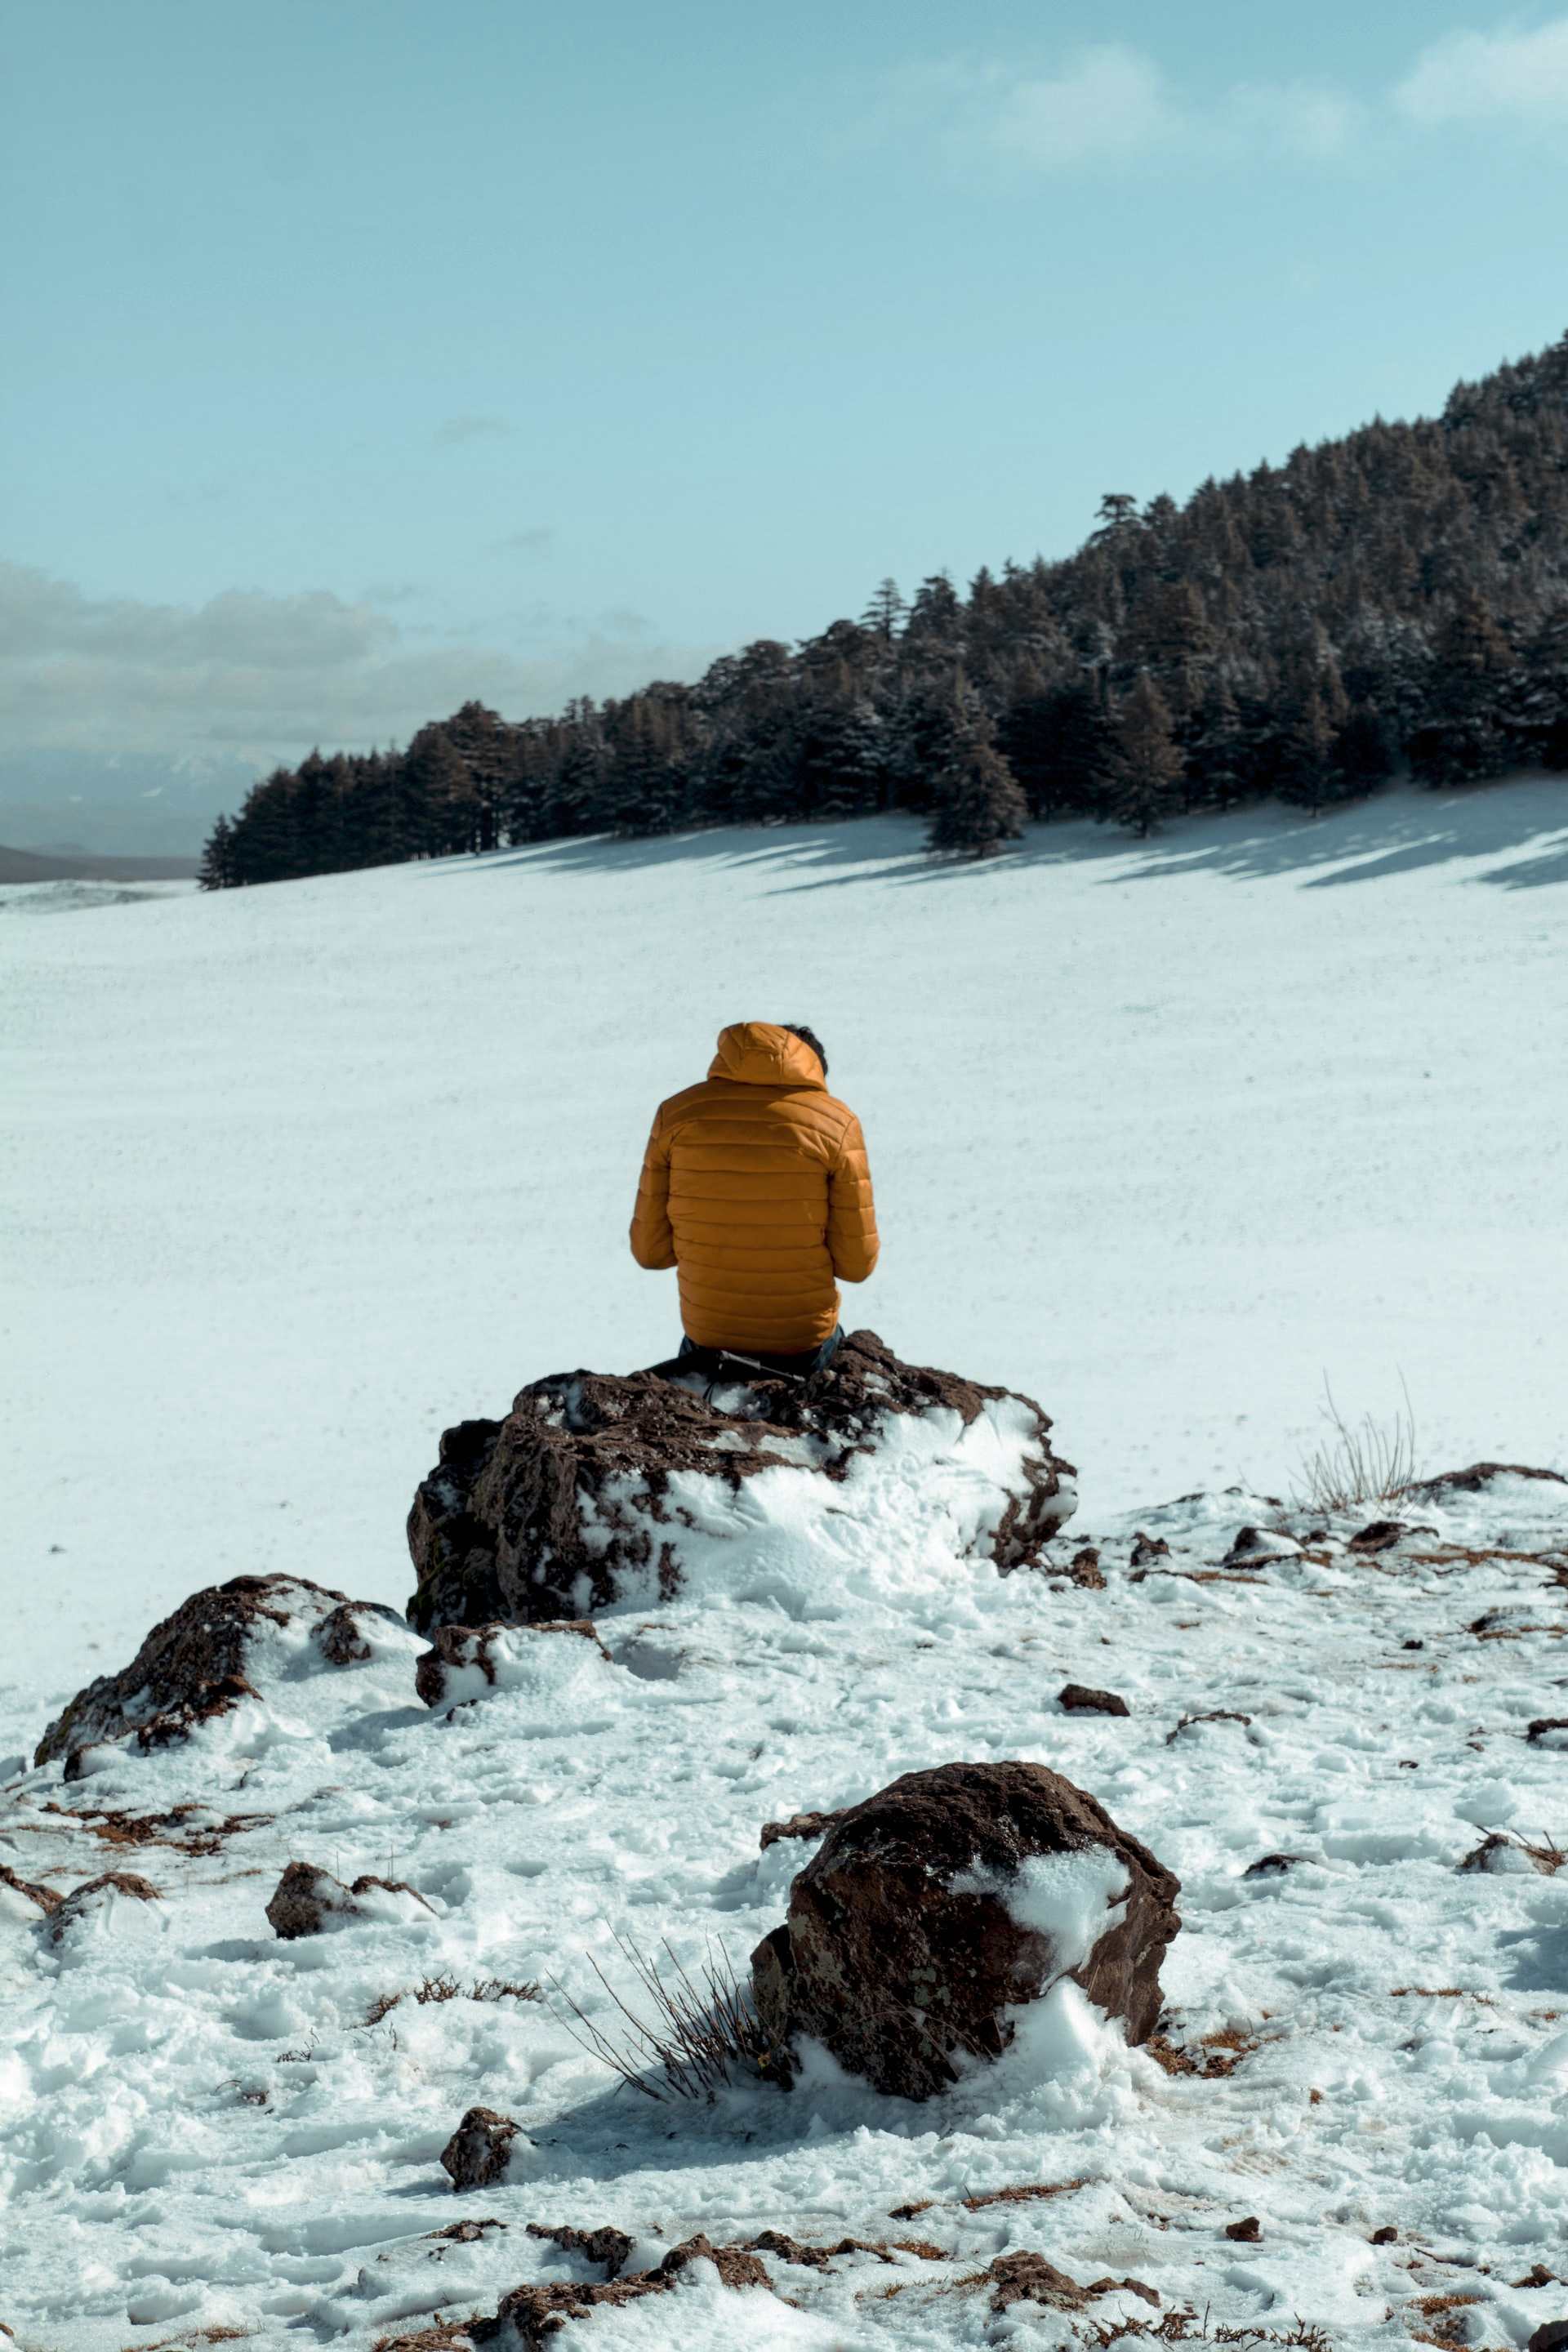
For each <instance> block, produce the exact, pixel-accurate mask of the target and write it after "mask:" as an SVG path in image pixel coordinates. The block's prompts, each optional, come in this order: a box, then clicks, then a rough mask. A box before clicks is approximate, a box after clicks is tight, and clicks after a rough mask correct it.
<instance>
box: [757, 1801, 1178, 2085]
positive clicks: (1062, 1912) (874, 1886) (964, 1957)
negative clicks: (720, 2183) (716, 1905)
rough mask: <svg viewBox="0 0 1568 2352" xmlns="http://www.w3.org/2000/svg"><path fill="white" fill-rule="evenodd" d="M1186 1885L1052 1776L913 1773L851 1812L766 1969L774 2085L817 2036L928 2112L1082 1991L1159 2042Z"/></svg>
mask: <svg viewBox="0 0 1568 2352" xmlns="http://www.w3.org/2000/svg"><path fill="white" fill-rule="evenodd" d="M1179 1892H1180V1887H1179V1883H1178V1881H1177V1880H1176V1879H1175V1877H1174V1876H1173V1874H1172V1873H1171V1872H1170V1871H1168V1870H1166V1869H1165V1868H1164V1867H1163V1864H1161V1863H1159V1862H1157V1861H1156V1860H1155V1858H1154V1856H1153V1855H1152V1853H1150V1852H1149V1849H1148V1848H1147V1847H1146V1846H1144V1845H1142V1844H1141V1843H1139V1841H1138V1840H1137V1839H1136V1838H1134V1837H1130V1836H1129V1835H1128V1834H1127V1833H1126V1832H1125V1831H1123V1830H1121V1829H1119V1828H1118V1827H1117V1825H1116V1823H1115V1822H1113V1821H1112V1820H1111V1818H1110V1814H1109V1813H1108V1812H1106V1811H1105V1810H1104V1808H1103V1806H1101V1805H1100V1804H1098V1803H1097V1802H1096V1801H1095V1800H1094V1798H1092V1797H1090V1796H1089V1795H1087V1794H1086V1793H1085V1791H1084V1790H1081V1789H1077V1788H1075V1787H1074V1786H1073V1784H1072V1782H1071V1781H1070V1780H1064V1779H1063V1778H1062V1776H1061V1775H1060V1774H1059V1773H1058V1772H1052V1771H1050V1770H1048V1769H1047V1767H1046V1766H1044V1765H1040V1764H1011V1763H1009V1764H946V1765H942V1766H940V1767H939V1768H938V1769H935V1770H933V1771H928V1772H908V1773H906V1774H905V1775H904V1777H903V1778H902V1779H901V1780H895V1781H894V1782H893V1783H892V1784H891V1786H890V1787H889V1788H887V1789H884V1790H881V1791H880V1792H879V1794H878V1795H877V1796H874V1797H870V1798H868V1799H867V1801H865V1803H864V1804H860V1805H855V1806H852V1807H850V1809H849V1810H848V1811H847V1812H844V1813H841V1814H840V1815H839V1816H838V1818H837V1821H836V1822H834V1824H833V1826H832V1827H831V1828H830V1829H829V1831H828V1832H827V1834H826V1837H825V1838H824V1840H823V1843H822V1844H821V1845H820V1846H819V1847H818V1849H817V1851H816V1853H815V1854H814V1855H813V1857H812V1859H811V1860H810V1861H809V1862H808V1863H807V1864H805V1868H804V1869H803V1870H802V1871H801V1872H800V1874H798V1876H797V1877H796V1878H795V1883H794V1885H793V1886H792V1887H791V1890H790V1905H789V1915H788V1917H787V1919H786V1920H785V1922H784V1926H783V1927H776V1928H774V1930H773V1934H772V1935H771V1936H769V1937H766V1938H765V1939H764V1940H763V1943H761V1944H760V1945H759V1946H758V1947H757V1949H756V1951H755V1952H754V1953H753V1955H752V1992H753V1996H754V1998H755V2000H756V2005H757V2010H758V2013H759V2016H760V2018H761V2020H762V2022H763V2030H764V2032H765V2033H766V2034H767V2036H768V2037H769V2038H770V2040H771V2041H772V2042H773V2044H774V2046H775V2049H776V2050H777V2052H778V2053H779V2054H778V2059H777V2061H776V2062H775V2063H774V2065H773V2068H771V2069H770V2071H773V2072H774V2073H775V2074H777V2076H778V2078H779V2079H781V2080H784V2081H786V2082H787V2080H788V2078H789V2072H790V2069H789V2061H788V2052H789V2047H790V2044H791V2043H792V2042H793V2041H794V2039H795V2036H797V2035H798V2034H801V2033H807V2034H811V2035H813V2036H815V2038H816V2040H817V2041H819V2042H823V2043H825V2044H826V2047H827V2049H828V2050H830V2051H831V2052H832V2053H833V2055H834V2056H835V2057H836V2058H837V2060H838V2061H839V2063H840V2064H842V2065H844V2066H846V2067H847V2068H848V2069H849V2070H850V2072H851V2073H854V2074H862V2075H864V2076H865V2077H866V2078H867V2079H868V2081H869V2082H871V2083H872V2084H875V2086H876V2088H877V2089H878V2090H879V2091H886V2092H890V2093H894V2094H896V2095H899V2096H901V2097H904V2098H910V2099H923V2098H929V2097H930V2096H931V2095H932V2094H933V2093H934V2092H937V2091H940V2090H941V2089H942V2088H943V2087H944V2085H946V2084H950V2083H952V2082H953V2081H955V2080H956V2078H957V2074H958V2069H959V2065H960V2064H961V2063H963V2061H964V2060H965V2059H976V2058H978V2059H988V2058H995V2057H999V2056H1000V2055H1001V2053H1002V2052H1003V2051H1004V2050H1005V2048H1006V2047H1007V2045H1008V2044H1009V2042H1011V2041H1012V2040H1013V2037H1014V2033H1015V2030H1016V2021H1015V2018H1014V2016H1013V2014H1012V2012H1014V2011H1016V2010H1017V2009H1018V2008H1019V2007H1020V2006H1021V2005H1023V2004H1024V2003H1026V2002H1028V2001H1033V2000H1038V1999H1040V1998H1041V1997H1042V1995H1044V1994H1046V1993H1047V1992H1048V1991H1049V1990H1050V1988H1051V1987H1052V1986H1053V1985H1054V1984H1056V1983H1057V1982H1058V1980H1059V1979H1061V1978H1063V1977H1064V1976H1065V1977H1070V1978H1071V1979H1073V1981H1074V1982H1075V1983H1077V1984H1078V1985H1079V1987H1080V1988H1081V1989H1082V1990H1083V1991H1084V1992H1085V1993H1086V1994H1087V1995H1088V1997H1089V2000H1092V2001H1094V2002H1096V2003H1098V2005H1099V2006H1100V2008H1101V2009H1103V2010H1104V2011H1107V2012H1108V2013H1109V2014H1110V2016H1112V2017H1117V2018H1120V2019H1121V2020H1122V2021H1124V2023H1125V2026H1126V2031H1127V2037H1128V2039H1129V2041H1131V2042H1142V2041H1145V2040H1146V2039H1147V2038H1148V2037H1149V2035H1150V2034H1151V2033H1152V2032H1153V2030H1154V2025H1155V2021H1156V2020H1157V2019H1158V2017H1159V2014H1160V2008H1161V1994H1160V1963H1161V1960H1162V1958H1163V1954H1164V1950H1165V1947H1166V1946H1167V1945H1168V1944H1169V1943H1170V1941H1171V1939H1172V1937H1173V1936H1174V1935H1175V1933H1176V1930H1177V1928H1178V1927H1179V1925H1180V1920H1179V1918H1178V1916H1177V1914H1176V1910H1175V1907H1174V1906H1175V1897H1176V1895H1177V1894H1178V1893H1179Z"/></svg>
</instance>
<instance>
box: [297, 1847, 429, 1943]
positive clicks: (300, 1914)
mask: <svg viewBox="0 0 1568 2352" xmlns="http://www.w3.org/2000/svg"><path fill="white" fill-rule="evenodd" d="M374 1887H379V1888H381V1890H382V1891H383V1893H384V1894H387V1895H412V1896H413V1897H414V1900H415V1901H416V1903H423V1904H424V1905H425V1908H426V1911H428V1910H429V1909H430V1908H431V1906H430V1905H429V1904H428V1903H427V1902H426V1900H425V1897H424V1895H421V1894H420V1892H419V1889H418V1888H417V1887H416V1886H410V1885H407V1884H406V1882H405V1880H403V1879H401V1878H376V1877H374V1876H373V1875H372V1874H371V1873H370V1872H368V1871H367V1872H365V1873H363V1874H362V1875H361V1876H360V1877H358V1878H356V1879H355V1880H354V1882H353V1885H352V1886H345V1885H343V1883H342V1879H340V1878H334V1877H333V1876H332V1874H331V1871H330V1870H322V1869H321V1867H320V1865H319V1864H316V1863H313V1862H291V1863H290V1864H289V1866H288V1868H287V1869H286V1870H285V1871H284V1873H283V1875H282V1877H281V1878H280V1879H279V1882H278V1884H277V1885H276V1887H274V1889H273V1891H272V1895H271V1898H270V1900H269V1901H268V1906H267V1916H268V1919H269V1920H270V1921H271V1923H272V1931H273V1933H274V1935H276V1936H278V1937H281V1939H282V1940H283V1942H284V1943H292V1942H293V1940H294V1938H295V1937H298V1936H319V1935H320V1934H321V1930H322V1929H323V1927H326V1926H327V1925H328V1923H329V1921H331V1919H334V1918H338V1919H359V1918H363V1916H364V1906H363V1904H360V1903H357V1902H356V1901H355V1900H354V1897H355V1896H356V1895H368V1894H369V1893H370V1892H371V1890H372V1889H373V1888H374Z"/></svg>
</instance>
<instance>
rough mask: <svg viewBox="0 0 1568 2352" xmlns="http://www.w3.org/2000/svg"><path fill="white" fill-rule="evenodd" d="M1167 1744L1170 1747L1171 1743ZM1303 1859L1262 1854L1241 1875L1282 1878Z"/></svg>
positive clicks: (1277, 1854)
mask: <svg viewBox="0 0 1568 2352" xmlns="http://www.w3.org/2000/svg"><path fill="white" fill-rule="evenodd" d="M1166 1744H1167V1746H1168V1745H1169V1742H1167V1743H1166ZM1302 1859H1303V1857H1302V1856H1301V1855H1300V1854H1299V1853H1260V1854H1259V1855H1258V1860H1257V1861H1256V1862H1249V1863H1248V1864H1247V1868H1246V1869H1245V1870H1244V1871H1243V1872H1242V1876H1243V1878H1282V1877H1283V1876H1284V1874H1285V1873H1286V1872H1287V1871H1288V1870H1294V1869H1295V1867H1296V1864H1298V1863H1299V1862H1300V1861H1301V1860H1302Z"/></svg>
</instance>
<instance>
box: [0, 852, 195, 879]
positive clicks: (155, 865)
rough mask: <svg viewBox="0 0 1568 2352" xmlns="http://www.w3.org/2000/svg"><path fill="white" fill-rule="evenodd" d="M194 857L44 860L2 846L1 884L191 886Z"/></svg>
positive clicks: (86, 857)
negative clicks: (124, 883)
mask: <svg viewBox="0 0 1568 2352" xmlns="http://www.w3.org/2000/svg"><path fill="white" fill-rule="evenodd" d="M195 870H196V861H195V858H194V857H94V856H86V855H84V856H79V857H40V856H36V855H35V854H34V852H33V851H31V850H28V849H7V848H5V846H4V845H3V844H0V882H188V881H189V880H190V878H191V877H192V876H193V875H194V874H195Z"/></svg>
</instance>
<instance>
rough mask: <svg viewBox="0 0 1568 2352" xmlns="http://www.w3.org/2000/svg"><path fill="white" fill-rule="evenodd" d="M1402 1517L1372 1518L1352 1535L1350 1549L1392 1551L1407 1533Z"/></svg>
mask: <svg viewBox="0 0 1568 2352" xmlns="http://www.w3.org/2000/svg"><path fill="white" fill-rule="evenodd" d="M1408 1532H1409V1530H1408V1528H1406V1527H1405V1521H1404V1520H1403V1519H1373V1520H1372V1521H1371V1522H1370V1524H1369V1525H1368V1526H1366V1527H1364V1528H1359V1529H1358V1530H1357V1532H1356V1533H1355V1534H1354V1535H1353V1536H1352V1538H1351V1539H1350V1549H1351V1550H1352V1551H1392V1550H1393V1549H1394V1545H1395V1544H1396V1543H1397V1542H1398V1541H1399V1539H1400V1538H1401V1537H1402V1536H1404V1535H1406V1534H1408Z"/></svg>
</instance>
